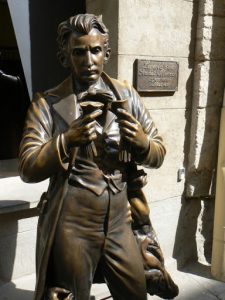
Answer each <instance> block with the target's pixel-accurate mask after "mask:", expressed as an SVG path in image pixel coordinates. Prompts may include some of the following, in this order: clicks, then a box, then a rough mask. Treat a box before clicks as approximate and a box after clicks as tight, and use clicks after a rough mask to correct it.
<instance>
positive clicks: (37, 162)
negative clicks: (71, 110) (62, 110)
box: [19, 96, 66, 182]
mask: <svg viewBox="0 0 225 300" xmlns="http://www.w3.org/2000/svg"><path fill="white" fill-rule="evenodd" d="M52 132H53V120H52V116H51V114H50V109H49V106H48V104H47V102H46V101H45V99H44V98H42V97H40V96H37V97H36V99H34V100H33V101H32V103H31V105H30V108H29V110H28V113H27V118H26V122H25V126H24V133H23V137H22V141H21V144H20V155H19V173H20V176H21V178H22V179H23V181H25V182H40V181H42V180H45V179H47V178H49V177H51V176H52V175H53V174H55V173H56V172H59V171H63V170H65V169H66V164H64V163H63V159H62V151H63V150H62V149H61V148H62V143H61V139H62V137H61V135H58V136H55V137H53V134H52Z"/></svg>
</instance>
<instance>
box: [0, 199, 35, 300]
mask: <svg viewBox="0 0 225 300" xmlns="http://www.w3.org/2000/svg"><path fill="white" fill-rule="evenodd" d="M14 204H15V205H23V206H24V208H27V209H24V210H23V211H22V212H15V213H10V214H7V213H5V214H1V215H0V240H1V243H0V299H1V300H3V299H4V300H18V299H23V300H30V299H32V294H33V293H32V292H31V291H27V290H23V289H20V288H17V287H16V285H15V284H14V283H13V282H11V280H12V277H13V275H14V276H15V274H14V268H16V269H19V268H21V269H23V268H24V264H25V260H26V258H25V257H24V253H18V257H17V260H18V261H17V265H15V258H16V249H17V238H18V224H19V220H20V219H24V218H29V217H34V216H36V215H37V210H36V209H29V203H27V202H26V201H22V200H18V201H14ZM9 205H12V203H11V201H10V200H1V208H2V209H4V207H5V208H7V207H9ZM25 247H26V245H25ZM19 256H20V257H19Z"/></svg>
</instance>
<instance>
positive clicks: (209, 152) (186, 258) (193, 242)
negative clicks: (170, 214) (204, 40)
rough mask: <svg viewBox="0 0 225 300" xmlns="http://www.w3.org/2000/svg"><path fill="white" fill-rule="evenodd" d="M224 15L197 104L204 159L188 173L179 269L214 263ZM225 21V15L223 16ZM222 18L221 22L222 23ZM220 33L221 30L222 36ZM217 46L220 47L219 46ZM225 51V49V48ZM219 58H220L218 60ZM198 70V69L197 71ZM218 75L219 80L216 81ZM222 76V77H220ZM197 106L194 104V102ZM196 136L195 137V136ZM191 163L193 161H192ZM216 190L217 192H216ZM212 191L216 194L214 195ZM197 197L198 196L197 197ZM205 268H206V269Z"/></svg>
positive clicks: (178, 246)
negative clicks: (190, 187)
mask: <svg viewBox="0 0 225 300" xmlns="http://www.w3.org/2000/svg"><path fill="white" fill-rule="evenodd" d="M219 2H220V0H216V1H215V2H214V8H217V7H218V6H219ZM197 6H198V2H196V3H194V11H193V22H192V41H195V40H196V38H195V36H194V32H196V19H197V18H196V17H197V14H198V8H197ZM219 19H221V18H218V17H214V22H213V28H212V38H211V39H212V41H211V43H212V48H211V53H210V61H209V78H208V92H207V99H206V107H204V106H202V107H200V106H197V107H195V108H194V109H195V110H196V111H195V113H196V114H197V113H199V114H201V113H203V114H204V116H205V131H204V136H203V141H202V145H201V153H200V159H199V162H198V166H197V168H196V170H193V172H191V173H189V174H188V177H187V182H188V183H189V184H191V185H193V186H194V189H195V192H194V196H193V197H191V198H187V197H186V195H185V192H184V194H183V197H182V207H181V211H180V216H179V221H178V226H177V232H176V240H175V246H174V253H173V254H174V257H175V258H176V259H177V262H178V268H180V267H182V266H184V265H185V264H187V263H189V262H191V261H198V260H199V268H200V269H201V268H203V265H202V264H201V261H202V262H203V263H204V264H207V263H208V264H210V263H211V253H212V238H213V220H214V203H215V201H214V198H213V197H209V195H210V191H211V190H213V189H214V188H215V178H214V170H215V169H216V165H217V150H218V134H219V124H220V111H221V104H222V99H223V88H224V83H225V63H224V58H222V57H221V58H219V59H218V56H217V55H218V53H216V51H217V50H216V49H218V48H219V47H217V46H218V40H219V41H220V43H221V45H222V43H223V48H225V46H224V45H225V43H224V42H225V37H224V36H223V35H222V34H223V32H221V31H220V30H218V29H219V28H218V27H221V20H219ZM222 20H224V22H225V18H223V19H222ZM218 21H219V22H220V23H218ZM218 32H221V34H220V36H218ZM194 47H195V45H190V53H191V52H192V53H193V49H194ZM215 48H216V49H215ZM224 50H225V49H224ZM192 57H193V56H192V55H190V67H191V68H193V63H194V60H193V58H192ZM215 58H216V59H215ZM196 60H197V61H198V63H199V65H201V63H203V64H204V62H205V61H204V60H201V58H199V57H196ZM195 71H196V70H195ZM215 78H216V80H215ZM218 78H220V79H219V80H217V79H218ZM191 85H192V78H190V79H189V82H188V83H187V91H189V90H192V91H193V87H192V88H191V89H190V86H191ZM192 97H193V96H192V95H188V94H187V97H186V99H187V108H188V109H187V112H186V120H187V122H186V124H187V125H186V130H185V137H186V138H185V145H184V151H185V154H186V156H185V159H184V165H185V166H188V155H189V151H190V142H191V134H193V133H191V132H190V124H191V123H192V122H193V121H194V119H193V118H195V117H196V116H193V118H192V116H191V111H192V109H191V107H189V105H188V102H189V101H191V99H192ZM193 105H194V104H193ZM193 138H194V136H192V139H193ZM189 163H190V162H189ZM213 193H214V191H213ZM213 193H212V194H213ZM195 196H196V197H195ZM203 269H204V268H203Z"/></svg>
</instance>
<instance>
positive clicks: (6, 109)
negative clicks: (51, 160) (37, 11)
mask: <svg viewBox="0 0 225 300" xmlns="http://www.w3.org/2000/svg"><path fill="white" fill-rule="evenodd" d="M0 95H1V96H0V97H1V108H0V145H1V146H0V160H5V159H12V158H16V157H17V156H18V151H19V143H20V140H21V135H22V130H23V124H24V119H25V115H26V111H27V108H28V105H29V103H30V100H29V96H28V92H27V87H26V83H25V79H24V74H23V68H22V64H21V60H20V55H19V51H18V46H17V42H16V38H15V34H14V30H13V26H12V20H11V17H10V13H9V8H8V5H7V2H6V1H2V2H0Z"/></svg>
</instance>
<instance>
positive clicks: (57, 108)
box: [19, 73, 165, 300]
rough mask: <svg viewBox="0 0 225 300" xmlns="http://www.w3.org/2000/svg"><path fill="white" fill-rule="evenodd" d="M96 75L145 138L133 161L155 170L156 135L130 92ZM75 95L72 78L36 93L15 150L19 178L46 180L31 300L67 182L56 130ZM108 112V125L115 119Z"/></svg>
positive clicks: (160, 152) (42, 277)
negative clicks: (123, 103)
mask: <svg viewBox="0 0 225 300" xmlns="http://www.w3.org/2000/svg"><path fill="white" fill-rule="evenodd" d="M102 79H103V81H104V82H106V84H107V86H108V87H109V89H111V91H112V92H113V94H114V97H115V99H116V98H117V99H118V97H120V98H122V99H127V100H128V104H129V111H130V113H132V115H133V116H134V117H135V118H136V119H137V120H138V121H139V122H140V123H141V125H142V127H143V130H144V132H145V133H146V134H147V135H148V137H149V140H150V147H149V151H148V153H146V154H145V156H144V157H142V158H141V160H140V159H139V161H138V159H137V163H138V164H142V165H145V166H147V167H152V168H158V167H159V166H160V165H161V164H162V162H163V158H164V155H165V148H164V146H163V143H162V139H161V137H160V136H159V135H158V131H157V129H156V127H155V125H154V123H153V121H152V119H151V117H150V115H149V113H148V111H147V110H146V109H145V108H144V106H143V104H142V102H141V100H140V98H139V96H138V94H137V93H136V91H135V90H134V89H133V88H132V87H131V86H130V85H128V83H127V82H120V81H117V80H115V79H111V78H109V77H108V76H107V75H106V74H104V73H103V75H102ZM77 107H78V105H77V97H76V95H75V94H74V91H73V80H72V76H70V77H69V78H67V79H66V80H65V81H63V82H62V83H61V84H60V85H58V86H57V87H56V88H54V89H52V90H49V91H47V92H46V93H44V94H37V95H36V96H35V97H34V100H33V101H32V103H31V106H30V108H29V111H28V114H27V119H26V123H25V128H24V134H23V139H22V142H21V149H20V165H19V172H20V175H21V178H22V179H23V180H24V181H25V182H39V181H42V180H45V179H47V178H50V182H49V187H48V191H47V192H46V193H45V194H44V195H43V197H42V199H41V201H40V211H41V213H40V217H39V223H38V232H37V248H36V273H37V282H36V291H35V297H34V299H35V300H43V299H44V293H45V288H46V279H47V278H46V274H47V268H48V262H49V257H50V253H51V247H52V243H53V240H54V234H55V229H56V226H57V222H58V219H59V216H60V212H61V208H62V204H63V199H64V195H65V193H66V191H67V186H68V181H67V177H68V163H65V162H64V160H63V158H62V155H61V153H62V149H61V147H62V145H61V143H60V133H62V132H64V131H65V130H66V128H68V125H69V124H70V123H71V122H72V121H73V120H74V119H76V118H77V117H78V110H77ZM115 118H116V117H115V115H113V114H111V117H110V118H109V120H108V122H109V124H110V123H112V122H115Z"/></svg>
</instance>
